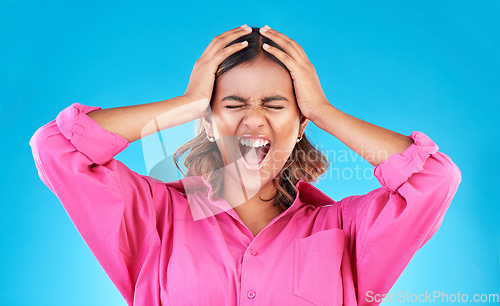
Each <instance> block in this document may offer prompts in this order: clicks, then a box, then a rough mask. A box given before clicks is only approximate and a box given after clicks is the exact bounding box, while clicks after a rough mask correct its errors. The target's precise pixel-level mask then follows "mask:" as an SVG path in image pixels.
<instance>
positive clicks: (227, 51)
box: [214, 40, 248, 66]
mask: <svg viewBox="0 0 500 306" xmlns="http://www.w3.org/2000/svg"><path fill="white" fill-rule="evenodd" d="M247 46H248V41H246V40H244V41H242V42H239V43H235V44H232V45H230V46H229V47H226V48H224V49H222V50H220V51H219V52H218V53H217V54H216V55H215V57H214V58H215V64H216V66H219V65H220V64H221V63H222V62H223V61H224V60H225V59H226V58H227V57H228V56H230V55H231V54H234V53H236V52H238V51H240V50H241V49H243V48H245V47H247Z"/></svg>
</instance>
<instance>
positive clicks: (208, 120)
mask: <svg viewBox="0 0 500 306" xmlns="http://www.w3.org/2000/svg"><path fill="white" fill-rule="evenodd" d="M201 124H203V127H204V128H205V130H206V131H207V135H212V136H213V134H214V130H213V125H212V111H211V110H210V108H209V109H208V110H207V112H206V114H205V115H204V116H203V117H201Z"/></svg>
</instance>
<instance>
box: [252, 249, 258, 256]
mask: <svg viewBox="0 0 500 306" xmlns="http://www.w3.org/2000/svg"><path fill="white" fill-rule="evenodd" d="M250 254H252V255H253V256H257V254H259V252H257V250H254V249H251V250H250Z"/></svg>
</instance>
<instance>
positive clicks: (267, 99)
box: [222, 95, 288, 103]
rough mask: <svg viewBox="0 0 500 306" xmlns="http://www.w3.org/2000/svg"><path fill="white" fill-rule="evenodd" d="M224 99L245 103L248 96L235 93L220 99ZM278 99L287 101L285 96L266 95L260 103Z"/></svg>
mask: <svg viewBox="0 0 500 306" xmlns="http://www.w3.org/2000/svg"><path fill="white" fill-rule="evenodd" d="M226 100H234V101H238V102H243V103H247V102H248V101H249V100H250V98H245V97H240V96H236V95H230V96H227V97H224V98H222V101H226ZM280 100H284V101H288V99H287V98H285V97H283V96H281V95H274V96H268V97H264V98H262V99H261V101H262V103H266V102H271V101H280Z"/></svg>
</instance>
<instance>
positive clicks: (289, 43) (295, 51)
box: [260, 28, 308, 63]
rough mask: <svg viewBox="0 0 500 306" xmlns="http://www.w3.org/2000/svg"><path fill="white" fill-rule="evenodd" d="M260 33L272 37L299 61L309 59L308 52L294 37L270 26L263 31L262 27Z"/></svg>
mask: <svg viewBox="0 0 500 306" xmlns="http://www.w3.org/2000/svg"><path fill="white" fill-rule="evenodd" d="M260 33H261V34H262V35H263V36H265V37H267V38H269V39H271V40H272V41H273V42H275V43H276V44H277V45H278V46H280V47H281V48H282V49H283V50H285V52H286V53H287V54H289V55H290V56H291V57H292V58H293V59H295V60H296V61H297V62H301V63H302V62H305V61H306V60H308V58H307V55H306V53H305V52H304V50H303V49H302V47H301V46H300V45H299V44H298V43H297V42H296V41H295V40H293V39H291V38H290V37H288V36H286V35H285V34H283V33H280V32H278V31H276V30H274V29H271V28H268V30H267V31H263V28H261V29H260Z"/></svg>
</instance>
